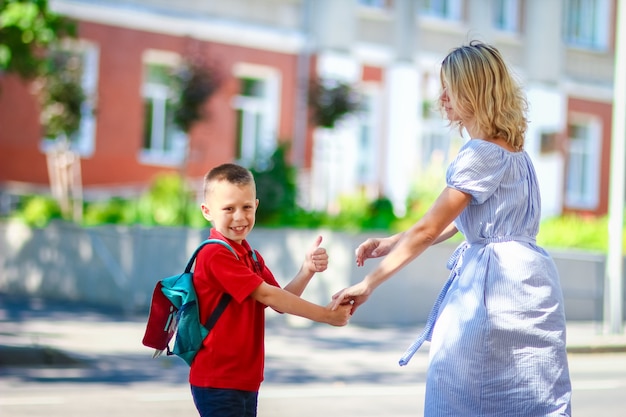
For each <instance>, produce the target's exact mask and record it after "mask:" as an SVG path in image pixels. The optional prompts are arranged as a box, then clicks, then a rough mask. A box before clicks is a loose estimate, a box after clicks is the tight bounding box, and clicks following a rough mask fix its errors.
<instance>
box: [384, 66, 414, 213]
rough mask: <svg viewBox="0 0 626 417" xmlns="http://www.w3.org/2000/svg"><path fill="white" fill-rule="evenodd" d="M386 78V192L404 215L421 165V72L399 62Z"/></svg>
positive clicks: (386, 74) (395, 206)
mask: <svg viewBox="0 0 626 417" xmlns="http://www.w3.org/2000/svg"><path fill="white" fill-rule="evenodd" d="M385 80H386V81H387V103H388V106H387V117H386V119H387V134H386V142H387V151H386V155H385V170H384V172H385V182H384V189H383V193H384V194H385V195H386V196H387V197H388V198H389V199H390V200H391V201H392V203H393V205H394V209H395V211H396V214H398V215H404V213H405V210H406V198H407V196H408V194H409V191H410V188H411V184H413V183H414V182H415V180H416V179H417V178H416V175H417V172H418V168H419V167H418V161H417V155H418V150H419V149H418V146H417V125H416V123H417V118H418V115H419V103H420V102H421V100H422V98H421V97H420V95H421V93H420V91H421V89H420V88H419V83H420V80H419V73H418V71H417V69H416V67H415V65H414V64H413V63H403V62H396V63H394V64H392V65H391V66H390V67H389V68H388V69H387V71H386V73H385Z"/></svg>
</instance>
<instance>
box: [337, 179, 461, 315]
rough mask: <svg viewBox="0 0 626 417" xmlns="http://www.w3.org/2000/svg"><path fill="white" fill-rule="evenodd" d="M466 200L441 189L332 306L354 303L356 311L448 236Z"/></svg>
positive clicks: (455, 193) (459, 194) (457, 194)
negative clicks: (395, 241)
mask: <svg viewBox="0 0 626 417" xmlns="http://www.w3.org/2000/svg"><path fill="white" fill-rule="evenodd" d="M470 200H471V196H470V195H469V194H466V193H463V192H461V191H458V190H455V189H453V188H445V189H444V190H443V191H442V192H441V194H440V195H439V197H438V198H437V200H436V201H435V202H434V204H433V205H432V207H431V208H430V209H429V210H428V212H427V213H426V214H425V215H424V217H422V218H421V219H420V220H419V221H417V223H415V224H414V225H413V226H412V227H411V228H410V229H409V230H407V231H406V232H405V233H404V234H403V235H402V237H401V239H400V240H399V241H398V243H397V244H396V245H395V246H394V247H393V249H392V250H391V252H389V254H388V255H387V256H386V257H385V258H384V259H383V260H382V261H381V262H380V263H379V264H378V266H377V267H376V269H374V271H372V272H371V273H370V274H368V275H367V276H366V277H365V278H363V280H362V281H361V282H360V283H358V284H356V285H353V286H352V287H349V288H346V289H344V290H342V291H340V292H339V293H337V294H335V295H334V296H333V299H334V302H333V307H336V306H338V305H341V304H344V303H346V302H348V301H354V309H356V308H357V307H358V306H359V305H361V304H363V303H364V302H365V301H366V300H367V298H368V297H369V296H370V294H371V293H372V291H374V290H375V289H376V288H377V287H378V286H379V285H380V284H382V283H383V282H385V281H386V280H387V279H389V278H390V277H391V276H392V275H393V274H395V273H396V272H397V271H398V270H399V269H401V268H403V267H404V266H405V265H406V264H408V263H409V262H411V261H412V260H414V259H415V258H417V257H418V256H419V255H421V254H422V253H423V252H424V251H425V250H426V249H427V248H428V247H430V246H431V245H433V244H434V243H438V242H439V241H442V240H445V239H443V238H447V237H449V236H451V235H452V231H453V229H452V228H450V225H451V224H452V222H453V221H454V220H455V219H456V218H457V217H458V215H459V214H461V212H462V211H463V210H464V209H465V207H467V205H468V204H469V202H470ZM455 229H456V228H455ZM444 232H445V233H444ZM440 239H441V240H440ZM357 263H358V259H357ZM354 309H353V312H354Z"/></svg>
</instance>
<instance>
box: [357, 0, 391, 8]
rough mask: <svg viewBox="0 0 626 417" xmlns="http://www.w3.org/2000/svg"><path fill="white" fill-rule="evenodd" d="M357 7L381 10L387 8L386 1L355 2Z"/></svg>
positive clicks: (367, 0)
mask: <svg viewBox="0 0 626 417" xmlns="http://www.w3.org/2000/svg"><path fill="white" fill-rule="evenodd" d="M357 1H358V3H359V6H361V7H367V8H371V9H381V10H384V9H386V8H387V3H388V2H387V0H357Z"/></svg>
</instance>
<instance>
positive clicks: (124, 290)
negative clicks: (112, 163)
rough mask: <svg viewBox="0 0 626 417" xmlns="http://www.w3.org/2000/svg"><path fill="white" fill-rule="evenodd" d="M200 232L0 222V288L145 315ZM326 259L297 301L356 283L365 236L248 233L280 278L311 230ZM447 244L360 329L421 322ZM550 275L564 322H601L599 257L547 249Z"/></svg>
mask: <svg viewBox="0 0 626 417" xmlns="http://www.w3.org/2000/svg"><path fill="white" fill-rule="evenodd" d="M207 234H208V230H194V229H185V228H144V227H139V226H134V227H119V226H105V227H97V228H79V227H76V226H74V225H71V224H67V223H62V222H59V223H53V224H51V225H49V226H48V227H46V228H45V229H30V228H28V227H26V226H24V225H22V224H19V223H14V222H8V223H0V292H2V293H6V294H9V295H11V294H15V295H34V296H40V297H44V298H50V299H57V300H66V301H68V302H73V301H80V302H86V303H90V304H94V305H102V306H108V307H113V308H116V309H120V310H123V311H125V312H128V313H146V312H147V309H148V305H149V302H150V297H151V294H152V290H153V288H154V285H155V283H156V281H157V280H159V279H161V278H165V277H167V276H170V275H175V274H178V273H180V272H182V270H183V269H184V266H185V264H186V262H187V259H188V257H189V255H190V254H191V253H192V252H193V250H194V249H195V248H196V246H197V244H198V243H199V242H200V241H201V240H202V239H203V238H204V237H206V236H207ZM318 234H321V235H322V236H323V242H322V245H323V246H324V247H326V248H327V250H328V252H329V255H330V265H329V268H328V270H327V271H326V272H324V273H321V274H318V276H316V277H315V278H314V279H313V281H312V282H311V284H310V285H309V287H308V288H307V290H306V291H305V293H304V298H306V299H308V300H310V301H313V302H316V303H319V304H327V303H328V302H329V301H330V299H331V296H332V294H334V293H335V292H336V291H338V290H340V289H341V288H344V287H345V286H347V285H349V284H352V283H355V282H358V281H359V280H360V279H361V278H362V277H363V276H364V275H365V274H366V273H367V272H368V271H370V270H371V269H372V268H373V267H374V266H375V265H376V263H377V262H378V261H376V260H370V261H368V262H366V265H365V266H364V267H362V268H357V267H356V265H355V262H354V249H355V248H356V247H357V246H358V244H359V243H361V242H362V241H363V240H364V239H365V238H366V237H371V236H372V235H371V234H368V235H352V234H347V233H337V232H331V231H324V230H321V231H320V230H317V231H316V230H296V229H261V228H258V229H255V231H254V232H253V233H252V234H251V236H250V238H249V241H250V244H251V245H252V246H253V247H254V248H256V249H257V250H259V252H260V253H261V254H262V255H263V257H264V258H265V261H266V263H267V265H268V266H269V267H270V269H271V270H272V271H273V273H274V275H275V276H276V278H277V279H278V281H279V282H280V283H281V284H285V283H287V282H288V281H289V280H290V279H291V278H292V277H293V276H294V275H295V273H296V272H297V270H298V268H299V267H300V265H301V262H302V259H303V256H304V253H305V251H306V250H307V249H308V248H310V246H311V245H312V244H313V242H314V240H315V238H316V236H317V235H318ZM454 247H455V245H454V244H447V243H444V244H441V245H437V246H434V247H432V248H430V249H429V250H428V251H427V252H426V253H425V254H424V255H423V256H421V257H420V258H419V259H417V260H416V261H414V262H413V263H411V264H410V265H409V266H407V267H406V268H404V269H403V270H401V271H400V272H399V273H398V274H397V275H396V276H395V277H393V278H392V279H391V280H389V281H387V282H386V283H385V284H383V285H382V286H381V287H379V288H378V289H377V290H376V292H375V293H374V294H373V295H372V296H371V297H370V300H369V301H368V303H366V304H365V305H363V306H362V307H361V308H360V309H359V311H358V312H357V314H356V315H355V316H354V318H353V319H352V321H351V322H352V323H355V324H361V325H367V326H384V325H390V324H393V325H413V324H419V323H422V322H424V321H425V320H426V317H427V315H428V312H429V311H430V308H431V306H432V304H433V302H434V300H435V298H436V296H437V294H438V293H439V290H440V288H441V286H442V285H443V283H444V281H445V280H446V278H447V276H448V271H447V269H446V268H445V264H446V261H447V259H448V256H449V255H450V254H451V253H452V251H453V250H454ZM551 253H552V255H553V257H554V259H555V261H556V264H557V267H558V269H559V272H560V274H561V282H562V286H563V293H564V296H565V310H566V314H567V316H568V319H569V320H595V321H599V320H602V308H603V307H602V306H603V304H602V301H603V288H604V285H603V281H604V262H605V260H604V256H603V255H598V254H590V253H587V252H576V251H566V252H563V251H552V252H551ZM268 319H269V320H287V321H289V322H290V323H292V324H294V325H296V324H303V321H302V320H301V319H299V318H294V317H289V316H286V315H285V316H280V315H278V314H275V313H269V314H268Z"/></svg>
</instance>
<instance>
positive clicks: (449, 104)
mask: <svg viewBox="0 0 626 417" xmlns="http://www.w3.org/2000/svg"><path fill="white" fill-rule="evenodd" d="M440 100H441V104H442V105H443V109H444V111H445V112H446V118H447V119H448V120H449V121H451V122H458V121H461V117H460V116H459V114H458V112H457V110H456V108H455V105H456V101H455V99H454V96H453V95H452V94H450V88H449V87H448V86H447V85H446V84H445V83H444V84H443V90H442V91H441V97H440Z"/></svg>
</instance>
